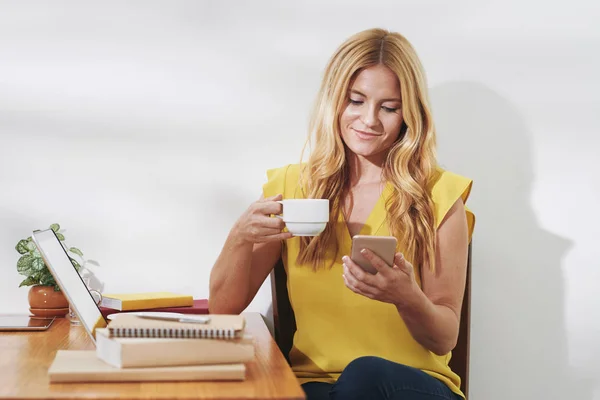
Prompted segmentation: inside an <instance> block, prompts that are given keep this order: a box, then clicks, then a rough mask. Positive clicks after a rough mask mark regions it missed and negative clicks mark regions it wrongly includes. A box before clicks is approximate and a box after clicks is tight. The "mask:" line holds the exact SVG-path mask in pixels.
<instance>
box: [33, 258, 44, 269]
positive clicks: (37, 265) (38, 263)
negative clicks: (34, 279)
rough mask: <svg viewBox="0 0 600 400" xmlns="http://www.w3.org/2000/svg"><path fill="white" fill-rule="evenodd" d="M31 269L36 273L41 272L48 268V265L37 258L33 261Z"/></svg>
mask: <svg viewBox="0 0 600 400" xmlns="http://www.w3.org/2000/svg"><path fill="white" fill-rule="evenodd" d="M31 267H32V268H33V269H34V270H36V271H41V270H43V269H44V268H46V264H44V260H42V259H41V258H37V257H36V258H34V259H33V262H32V263H31Z"/></svg>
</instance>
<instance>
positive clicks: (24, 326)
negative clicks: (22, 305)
mask: <svg viewBox="0 0 600 400" xmlns="http://www.w3.org/2000/svg"><path fill="white" fill-rule="evenodd" d="M54 318H55V317H50V318H37V317H31V316H29V315H10V314H5V315H0V331H45V330H46V329H48V328H50V325H52V323H53V322H54Z"/></svg>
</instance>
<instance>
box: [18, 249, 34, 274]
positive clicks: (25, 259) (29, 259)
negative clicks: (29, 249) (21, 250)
mask: <svg viewBox="0 0 600 400" xmlns="http://www.w3.org/2000/svg"><path fill="white" fill-rule="evenodd" d="M33 258H34V257H33V256H32V255H31V254H25V255H24V256H22V257H21V258H19V261H17V272H18V273H19V274H21V275H25V276H28V275H29V274H30V273H31V269H32V265H31V264H32V263H33Z"/></svg>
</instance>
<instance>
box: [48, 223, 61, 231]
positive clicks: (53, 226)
mask: <svg viewBox="0 0 600 400" xmlns="http://www.w3.org/2000/svg"><path fill="white" fill-rule="evenodd" d="M50 229H52V230H53V231H54V232H56V233H58V231H59V230H60V225H59V224H52V225H50Z"/></svg>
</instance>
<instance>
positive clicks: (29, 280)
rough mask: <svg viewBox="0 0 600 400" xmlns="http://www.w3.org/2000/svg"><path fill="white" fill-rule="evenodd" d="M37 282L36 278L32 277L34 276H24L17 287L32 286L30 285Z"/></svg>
mask: <svg viewBox="0 0 600 400" xmlns="http://www.w3.org/2000/svg"><path fill="white" fill-rule="evenodd" d="M37 283H38V282H37V280H36V279H34V278H33V277H31V276H28V277H27V278H25V279H24V280H23V282H21V283H20V284H19V287H21V286H32V285H36V284H37Z"/></svg>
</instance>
